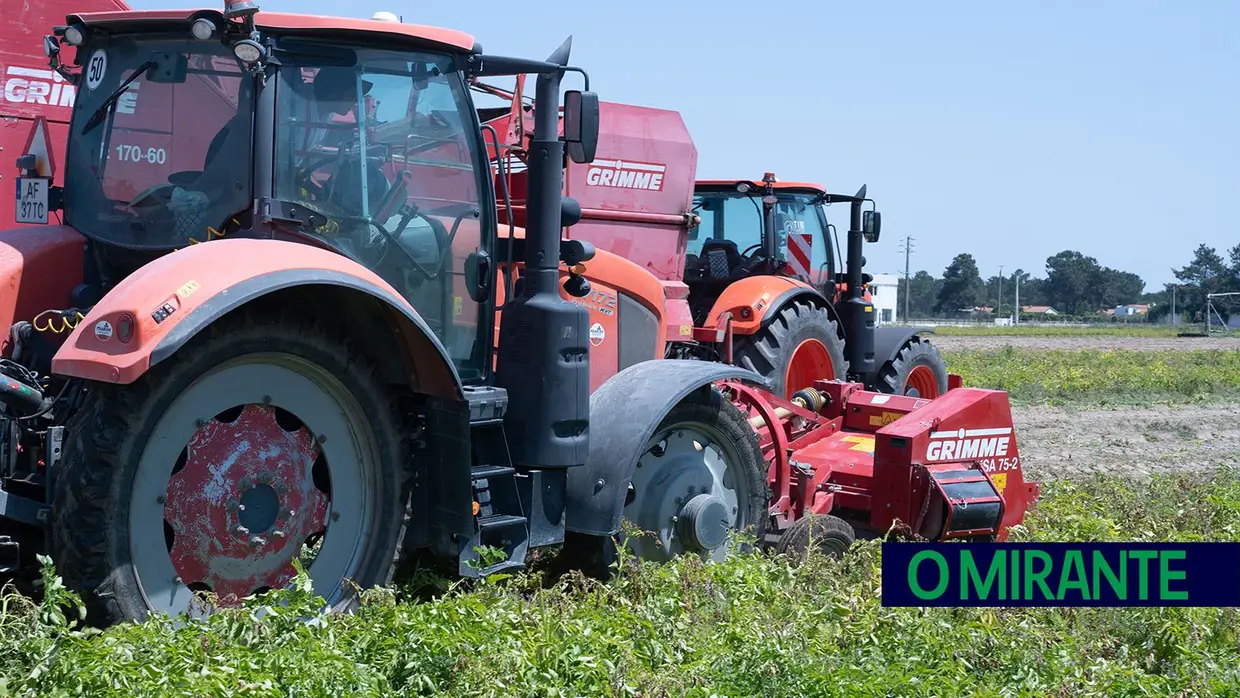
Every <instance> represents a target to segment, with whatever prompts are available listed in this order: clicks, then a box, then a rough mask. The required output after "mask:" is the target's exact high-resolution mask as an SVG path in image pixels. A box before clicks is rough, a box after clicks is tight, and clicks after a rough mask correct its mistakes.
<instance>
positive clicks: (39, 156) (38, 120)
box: [21, 116, 56, 177]
mask: <svg viewBox="0 0 1240 698" xmlns="http://www.w3.org/2000/svg"><path fill="white" fill-rule="evenodd" d="M21 154H23V155H26V154H33V155H34V156H35V170H36V171H37V172H38V173H39V176H40V177H51V176H52V175H54V174H55V173H56V163H55V161H53V160H52V134H51V133H50V132H49V131H48V130H47V118H46V117H43V116H37V117H35V119H34V125H32V126H31V127H30V138H29V139H28V140H27V141H26V149H25V150H23V151H22V153H21Z"/></svg>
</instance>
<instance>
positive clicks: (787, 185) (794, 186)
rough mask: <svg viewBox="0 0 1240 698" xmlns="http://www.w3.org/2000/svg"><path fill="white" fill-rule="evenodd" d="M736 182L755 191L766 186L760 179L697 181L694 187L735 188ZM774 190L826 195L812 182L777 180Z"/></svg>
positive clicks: (822, 189)
mask: <svg viewBox="0 0 1240 698" xmlns="http://www.w3.org/2000/svg"><path fill="white" fill-rule="evenodd" d="M737 182H748V183H749V185H750V186H752V187H753V188H755V189H762V188H763V187H765V186H766V184H765V183H764V182H763V181H762V180H761V179H699V180H698V181H697V182H696V183H695V186H697V187H708V188H711V189H713V188H716V187H727V188H731V187H734V186H736V183H737ZM774 188H775V189H777V190H789V191H808V192H812V193H814V194H825V193H827V190H826V188H825V187H823V186H822V185H821V184H815V183H813V182H780V181H778V180H777V181H776V182H775V183H774Z"/></svg>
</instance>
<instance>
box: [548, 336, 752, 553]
mask: <svg viewBox="0 0 1240 698" xmlns="http://www.w3.org/2000/svg"><path fill="white" fill-rule="evenodd" d="M728 378H739V379H742V380H744V381H745V382H746V383H750V384H752V385H757V386H760V387H763V388H769V382H768V381H767V380H766V379H765V378H763V377H762V376H760V375H758V374H757V373H754V372H753V371H750V370H748V369H743V368H739V367H737V366H730V365H728V364H721V363H716V362H711V361H682V360H676V359H652V360H650V361H643V362H642V363H639V364H635V365H633V366H629V367H628V368H626V369H624V370H623V371H620V372H619V373H617V374H616V375H614V376H612V377H611V378H609V379H608V380H607V381H606V382H605V383H603V384H602V385H600V386H599V388H598V390H596V391H594V394H593V395H591V396H590V450H589V453H588V455H587V456H586V462H585V464H584V465H581V466H577V467H575V468H569V469H568V482H567V484H566V491H565V512H564V528H565V529H566V530H568V531H574V532H577V533H584V534H587V535H595V536H604V535H612V534H615V533H616V532H617V531H619V530H620V519H621V516H622V514H623V512H624V500H625V497H626V495H627V494H628V490H629V482H630V481H631V480H632V478H633V472H634V470H635V469H636V468H637V461H638V459H639V458H641V456H642V454H643V453H644V452H645V446H646V443H647V442H648V441H649V440H650V438H651V437H652V436H654V433H655V430H656V429H657V428H658V426H659V423H660V422H662V421H663V418H664V417H666V416H667V414H668V413H669V412H671V411H672V408H674V407H675V406H676V405H677V404H679V403H680V401H681V400H683V399H684V398H685V397H686V396H688V395H689V394H691V393H693V392H694V391H695V390H698V389H700V388H704V387H708V386H710V384H711V383H714V382H715V381H719V380H724V379H728Z"/></svg>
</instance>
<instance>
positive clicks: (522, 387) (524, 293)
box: [496, 37, 590, 486]
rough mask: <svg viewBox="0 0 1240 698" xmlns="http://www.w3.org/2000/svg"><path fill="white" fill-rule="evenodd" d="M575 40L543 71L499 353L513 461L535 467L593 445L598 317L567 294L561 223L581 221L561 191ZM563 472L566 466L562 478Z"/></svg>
mask: <svg viewBox="0 0 1240 698" xmlns="http://www.w3.org/2000/svg"><path fill="white" fill-rule="evenodd" d="M571 42H572V39H571V37H570V38H569V39H568V40H567V41H565V42H564V43H563V44H562V45H561V46H560V47H559V48H558V49H556V51H555V52H554V53H552V54H551V56H550V58H548V59H547V61H546V63H543V64H542V65H541V66H540V67H539V68H538V71H537V75H538V78H537V79H538V83H537V87H536V92H535V103H534V104H535V107H534V137H533V139H532V140H531V142H530V155H529V163H530V164H529V212H528V219H527V225H526V237H525V268H524V269H523V270H522V274H521V292H520V293H519V294H518V295H517V297H515V298H513V299H512V300H511V301H509V303H508V305H507V307H505V308H504V320H503V322H502V323H501V325H500V337H499V354H498V356H497V359H496V379H497V382H498V383H499V385H501V386H502V387H504V388H505V389H506V390H507V391H508V401H509V402H508V411H507V415H506V417H505V427H506V432H507V434H508V436H509V438H510V439H511V441H510V446H511V448H512V456H513V461H514V463H515V464H516V465H518V466H522V467H527V468H551V469H562V468H568V467H572V466H576V465H581V464H583V463H585V460H586V454H587V452H588V450H589V443H588V441H589V434H588V426H589V414H590V345H589V342H588V334H589V332H588V328H589V317H590V316H589V313H588V311H587V310H586V309H585V308H584V307H583V306H580V305H576V304H573V303H569V302H568V301H565V300H563V299H562V298H561V296H560V293H559V266H560V260H561V243H560V239H561V230H562V226H563V225H571V224H572V223H574V222H576V220H575V219H572V218H571V216H567V214H566V212H569V211H571V210H572V209H573V208H574V205H575V202H573V201H572V200H571V199H566V197H564V196H562V194H561V192H562V191H563V188H564V170H563V168H564V165H565V143H564V141H562V140H560V137H559V122H560V108H559V106H560V82H561V79H562V77H563V74H564V71H565V66H567V63H568V56H569V51H570V48H571V45H572V44H571ZM576 210H577V215H578V217H579V216H580V207H577V209H576ZM563 477H564V475H563V471H562V470H561V472H560V474H559V477H558V478H557V484H559V485H561V486H562V483H563Z"/></svg>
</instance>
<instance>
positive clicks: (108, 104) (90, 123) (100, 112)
mask: <svg viewBox="0 0 1240 698" xmlns="http://www.w3.org/2000/svg"><path fill="white" fill-rule="evenodd" d="M155 67H157V64H156V63H155V61H147V62H146V63H143V64H142V65H140V66H138V68H137V70H134V71H133V73H131V74H130V75H129V77H127V78H125V81H124V82H122V83H121V85H120V87H118V88H116V91H115V92H113V93H112V94H110V95H108V98H107V99H105V100H104V101H103V104H100V105H99V108H98V109H96V110H95V113H94V114H91V115H90V118H89V119H87V120H86V124H85V125H84V126H82V132H81V133H79V134H78V135H79V136H85V135H86V134H87V133H88V132H89V131H93V130H94V129H95V127H96V126H98V125H99V124H101V123H103V120H104V118H105V117H107V115H108V114H110V113H111V112H112V107H114V106H116V102H117V101H118V100H119V99H120V98H121V95H123V94H125V90H127V89H129V84H130V83H132V82H133V81H134V80H137V79H138V76H140V75H142V74H143V73H145V72H146V71H148V70H150V69H151V68H155Z"/></svg>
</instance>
